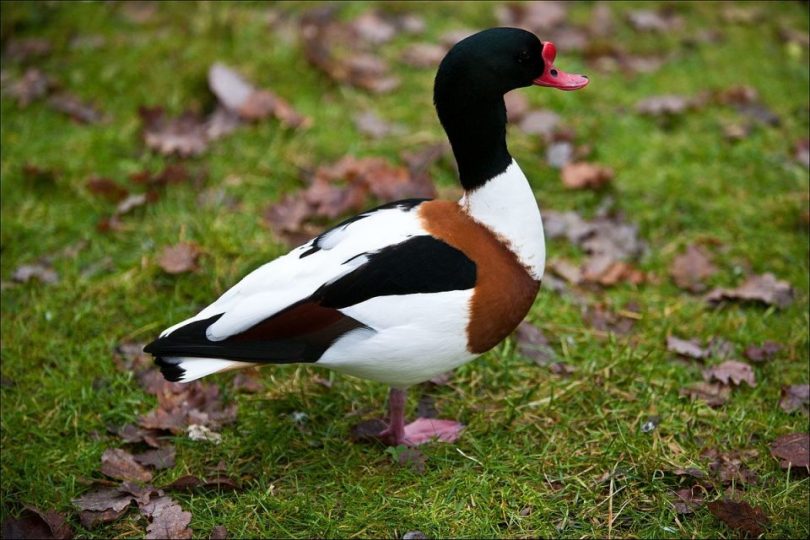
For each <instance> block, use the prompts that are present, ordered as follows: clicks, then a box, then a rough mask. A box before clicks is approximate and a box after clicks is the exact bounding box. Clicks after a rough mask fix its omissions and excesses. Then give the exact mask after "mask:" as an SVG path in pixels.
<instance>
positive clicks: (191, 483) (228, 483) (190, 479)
mask: <svg viewBox="0 0 810 540" xmlns="http://www.w3.org/2000/svg"><path fill="white" fill-rule="evenodd" d="M197 488H203V489H219V490H231V491H236V490H238V489H239V484H238V483H236V482H234V481H233V480H231V479H230V478H228V477H227V476H223V475H219V476H215V477H212V478H209V479H207V480H204V479H201V478H198V477H196V476H193V475H186V476H181V477H180V478H178V479H177V480H175V481H174V482H172V483H171V484H169V485H168V486H165V487H164V488H163V489H164V490H166V491H191V490H194V489H197Z"/></svg>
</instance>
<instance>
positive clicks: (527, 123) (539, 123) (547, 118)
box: [518, 110, 560, 139]
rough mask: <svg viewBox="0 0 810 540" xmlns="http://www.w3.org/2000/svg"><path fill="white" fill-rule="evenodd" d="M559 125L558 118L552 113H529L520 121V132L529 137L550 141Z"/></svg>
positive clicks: (542, 111)
mask: <svg viewBox="0 0 810 540" xmlns="http://www.w3.org/2000/svg"><path fill="white" fill-rule="evenodd" d="M559 124H560V116H559V115H558V114H557V113H555V112H552V111H546V110H539V111H531V112H529V113H527V114H526V115H524V116H523V118H522V119H521V120H520V124H518V127H520V130H521V131H523V132H524V133H527V134H529V135H541V136H543V137H545V138H547V139H550V138H551V137H552V135H554V132H555V130H556V129H557V126H558V125H559Z"/></svg>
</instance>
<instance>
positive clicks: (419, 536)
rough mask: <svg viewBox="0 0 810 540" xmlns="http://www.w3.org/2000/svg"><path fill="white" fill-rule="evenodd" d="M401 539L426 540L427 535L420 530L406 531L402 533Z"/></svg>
mask: <svg viewBox="0 0 810 540" xmlns="http://www.w3.org/2000/svg"><path fill="white" fill-rule="evenodd" d="M402 540H427V536H426V535H425V533H423V532H422V531H408V532H406V533H405V534H403V535H402Z"/></svg>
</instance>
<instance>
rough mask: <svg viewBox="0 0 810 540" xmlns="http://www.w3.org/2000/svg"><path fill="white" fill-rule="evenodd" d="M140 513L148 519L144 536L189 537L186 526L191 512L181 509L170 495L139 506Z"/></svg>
mask: <svg viewBox="0 0 810 540" xmlns="http://www.w3.org/2000/svg"><path fill="white" fill-rule="evenodd" d="M141 513H143V514H144V515H145V516H147V517H148V518H149V520H150V524H149V526H148V527H147V528H146V531H147V532H146V536H145V538H191V536H192V534H193V531H192V530H191V529H189V528H188V524H189V523H191V512H184V511H183V509H182V508H181V507H180V505H179V504H177V503H176V502H175V501H174V500H172V499H171V498H170V497H166V496H163V497H158V498H156V499H152V500H150V501H149V502H148V503H146V504H144V505H142V506H141Z"/></svg>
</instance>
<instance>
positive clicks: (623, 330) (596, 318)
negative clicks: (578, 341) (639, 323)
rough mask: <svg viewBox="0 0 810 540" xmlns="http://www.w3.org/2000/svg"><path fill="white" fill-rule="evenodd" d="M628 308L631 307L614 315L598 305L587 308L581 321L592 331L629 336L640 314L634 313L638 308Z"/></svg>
mask: <svg viewBox="0 0 810 540" xmlns="http://www.w3.org/2000/svg"><path fill="white" fill-rule="evenodd" d="M630 308H633V306H632V305H631V306H628V307H627V308H626V309H624V310H621V311H619V312H618V313H616V312H614V311H612V310H611V309H609V308H608V307H607V306H605V305H604V304H601V303H599V304H596V305H595V306H588V308H587V309H586V311H585V313H584V315H583V319H584V320H585V322H586V323H587V324H588V325H589V326H591V328H593V329H594V330H598V331H600V332H605V333H613V334H617V335H620V336H623V335H627V334H629V333H630V332H631V331H632V330H633V327H634V326H635V324H636V320H637V319H640V318H641V314H639V313H636V312H635V309H638V308H635V309H630Z"/></svg>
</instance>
